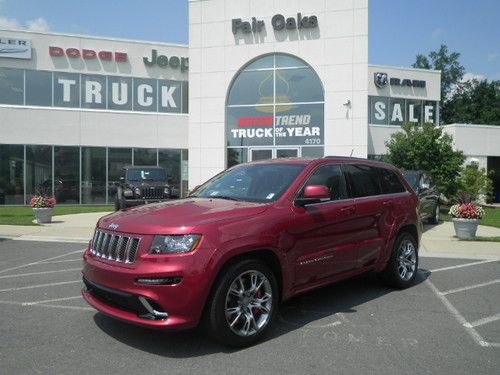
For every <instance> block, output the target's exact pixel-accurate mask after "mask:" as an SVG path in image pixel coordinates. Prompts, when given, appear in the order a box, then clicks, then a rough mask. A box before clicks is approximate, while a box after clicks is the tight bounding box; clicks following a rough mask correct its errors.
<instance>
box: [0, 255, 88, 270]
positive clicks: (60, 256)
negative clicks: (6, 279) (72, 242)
mask: <svg viewBox="0 0 500 375" xmlns="http://www.w3.org/2000/svg"><path fill="white" fill-rule="evenodd" d="M84 251H85V249H81V250H75V251H72V252H69V253H66V254H62V255H57V256H55V257H51V258H47V259H42V260H38V261H36V262H31V263H28V264H22V265H20V266H16V267H11V268H6V269H4V270H0V273H4V272H7V271H14V270H17V269H19V268H23V267H29V266H34V265H35V264H40V263H43V262H46V261H48V260H53V259H58V258H62V257H65V256H68V255H71V254H76V253H83V252H84Z"/></svg>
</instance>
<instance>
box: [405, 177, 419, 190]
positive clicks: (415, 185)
mask: <svg viewBox="0 0 500 375" xmlns="http://www.w3.org/2000/svg"><path fill="white" fill-rule="evenodd" d="M403 176H404V178H405V180H406V181H407V182H408V183H409V184H410V186H411V187H412V188H413V190H415V191H417V188H418V181H419V179H420V173H418V172H403Z"/></svg>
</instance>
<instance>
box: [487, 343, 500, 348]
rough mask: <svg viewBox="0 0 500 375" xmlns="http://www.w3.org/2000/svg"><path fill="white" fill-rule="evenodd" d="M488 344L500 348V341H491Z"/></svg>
mask: <svg viewBox="0 0 500 375" xmlns="http://www.w3.org/2000/svg"><path fill="white" fill-rule="evenodd" d="M488 346H492V347H494V348H500V343H499V342H489V343H488Z"/></svg>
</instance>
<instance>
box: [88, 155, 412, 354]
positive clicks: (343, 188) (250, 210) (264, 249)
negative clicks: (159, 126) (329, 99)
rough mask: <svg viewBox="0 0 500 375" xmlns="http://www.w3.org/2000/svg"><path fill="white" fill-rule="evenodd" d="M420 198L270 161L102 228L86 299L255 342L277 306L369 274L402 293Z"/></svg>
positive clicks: (365, 174)
mask: <svg viewBox="0 0 500 375" xmlns="http://www.w3.org/2000/svg"><path fill="white" fill-rule="evenodd" d="M417 205H418V198H417V196H416V195H415V193H414V191H413V190H412V189H411V187H410V186H409V185H408V184H407V182H406V181H405V180H404V178H403V177H402V176H401V174H400V172H399V171H398V170H397V169H396V168H394V167H393V166H392V165H389V164H384V163H380V162H374V161H368V160H364V159H354V158H343V157H326V158H322V159H306V158H295V159H276V160H265V161H260V162H254V163H248V164H240V165H237V166H235V167H232V168H230V169H228V170H226V171H224V172H221V173H220V174H218V175H217V176H215V177H213V178H212V179H211V180H209V181H208V182H206V183H205V184H203V185H201V186H200V187H198V188H197V189H195V191H194V192H193V193H192V194H191V195H190V196H189V197H187V198H184V199H178V200H173V201H169V202H163V203H158V204H152V205H147V206H142V207H136V208H132V209H130V210H127V211H119V212H116V213H114V214H111V215H108V216H105V217H103V218H101V219H100V220H99V222H98V223H97V226H96V230H95V234H94V237H93V239H92V241H91V242H90V244H89V247H88V248H87V250H86V251H85V253H84V268H83V280H84V283H85V288H84V289H83V291H82V294H83V297H84V298H85V300H86V301H87V302H88V303H89V304H90V305H92V306H93V307H95V308H96V309H97V310H99V311H101V312H103V313H105V314H107V315H110V316H112V317H115V318H117V319H120V320H123V321H127V322H130V323H134V324H138V325H141V326H144V327H150V328H160V329H165V330H179V329H187V328H192V327H195V326H196V325H198V323H199V322H200V321H202V320H203V321H204V322H205V327H207V329H208V332H209V333H210V334H211V335H213V336H214V337H215V338H216V339H218V340H220V341H221V342H223V343H225V344H228V345H235V346H245V345H251V344H253V343H255V342H256V341H257V340H259V339H260V338H261V337H262V336H263V335H264V334H265V333H266V331H268V330H269V328H270V327H271V325H272V322H273V320H274V318H275V316H276V312H277V310H278V306H279V305H280V302H282V301H285V300H287V299H290V298H292V297H293V296H296V295H297V294H300V293H304V292H306V291H308V290H311V289H314V288H318V287H321V286H323V285H327V284H330V283H332V282H336V281H339V280H343V279H347V278H350V277H353V276H355V275H359V274H361V273H364V272H377V273H379V274H380V276H381V278H382V279H383V280H384V281H385V282H387V283H388V284H389V285H391V286H393V287H396V288H407V287H409V286H410V285H412V284H413V282H414V280H415V278H416V275H417V270H418V245H419V242H420V233H421V224H420V221H419V218H418V214H417Z"/></svg>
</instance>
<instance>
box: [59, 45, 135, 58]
mask: <svg viewBox="0 0 500 375" xmlns="http://www.w3.org/2000/svg"><path fill="white" fill-rule="evenodd" d="M49 55H50V56H53V57H61V56H67V57H69V58H72V59H78V58H80V57H81V58H83V59H85V60H93V59H97V58H99V59H100V60H103V61H112V60H115V61H118V62H126V61H127V60H128V56H127V54H126V53H125V52H114V53H113V52H112V51H106V50H104V51H95V50H93V49H82V50H80V49H78V48H72V47H70V48H66V49H63V48H61V47H57V46H50V47H49Z"/></svg>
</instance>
